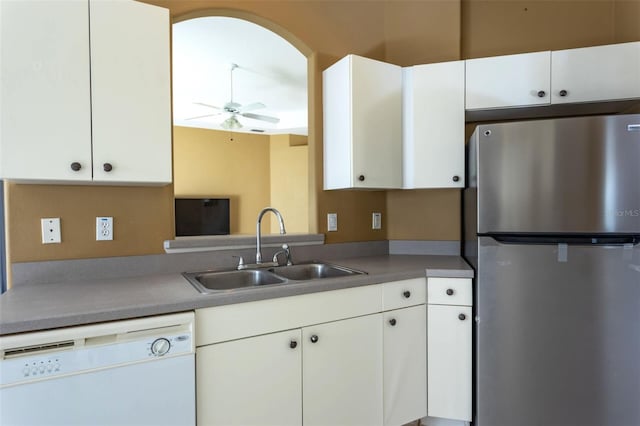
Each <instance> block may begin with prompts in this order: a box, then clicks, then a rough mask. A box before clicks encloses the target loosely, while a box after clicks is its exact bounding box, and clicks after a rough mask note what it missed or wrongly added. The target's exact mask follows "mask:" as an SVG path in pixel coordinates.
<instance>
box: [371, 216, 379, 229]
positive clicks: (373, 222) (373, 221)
mask: <svg viewBox="0 0 640 426" xmlns="http://www.w3.org/2000/svg"><path fill="white" fill-rule="evenodd" d="M371 229H382V213H373V214H372V215H371Z"/></svg>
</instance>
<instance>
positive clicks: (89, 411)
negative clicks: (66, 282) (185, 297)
mask: <svg viewBox="0 0 640 426" xmlns="http://www.w3.org/2000/svg"><path fill="white" fill-rule="evenodd" d="M193 318H194V315H193V313H192V312H189V313H181V314H172V315H162V316H155V317H149V318H141V319H134V320H127V321H116V322H109V323H102V324H95V325H88V326H80V327H70V328H62V329H56V330H50V331H42V332H34V333H25V334H18V335H10V336H5V337H0V424H1V425H3V426H14V425H22V426H27V425H28V426H39V425H60V426H62V425H65V426H69V425H86V426H89V425H91V426H98V425H105V426H106V425H109V426H138V425H153V426H164V425H166V426H189V425H195V363H194V357H195V355H194V353H195V352H194V351H195V347H194V341H193Z"/></svg>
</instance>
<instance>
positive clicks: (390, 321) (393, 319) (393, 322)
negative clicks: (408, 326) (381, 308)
mask: <svg viewBox="0 0 640 426" xmlns="http://www.w3.org/2000/svg"><path fill="white" fill-rule="evenodd" d="M396 322H397V321H396V319H395V318H391V319H390V320H389V324H391V326H392V327H394V326H395V325H396Z"/></svg>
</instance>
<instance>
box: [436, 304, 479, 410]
mask: <svg viewBox="0 0 640 426" xmlns="http://www.w3.org/2000/svg"><path fill="white" fill-rule="evenodd" d="M427 310H428V319H427V324H428V325H427V330H428V331H427V336H428V338H427V340H428V343H427V366H428V368H427V378H428V379H427V382H428V386H427V394H428V402H427V407H428V413H429V416H432V417H445V418H448V419H454V420H464V421H471V319H472V318H471V307H470V306H446V305H442V306H441V305H428V308H427Z"/></svg>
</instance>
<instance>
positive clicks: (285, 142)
mask: <svg viewBox="0 0 640 426" xmlns="http://www.w3.org/2000/svg"><path fill="white" fill-rule="evenodd" d="M306 139H307V138H306V137H302V136H296V135H273V136H271V143H270V147H271V154H270V165H271V166H270V171H271V180H270V181H271V200H270V204H269V205H270V206H271V207H275V208H276V209H278V211H279V212H280V213H282V216H283V218H284V222H285V225H286V228H287V232H288V233H307V232H309V160H308V156H309V150H308V147H307V145H306ZM254 220H255V219H254ZM278 230H279V228H278V222H277V220H276V218H275V216H274V215H271V232H272V233H277V232H278Z"/></svg>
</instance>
